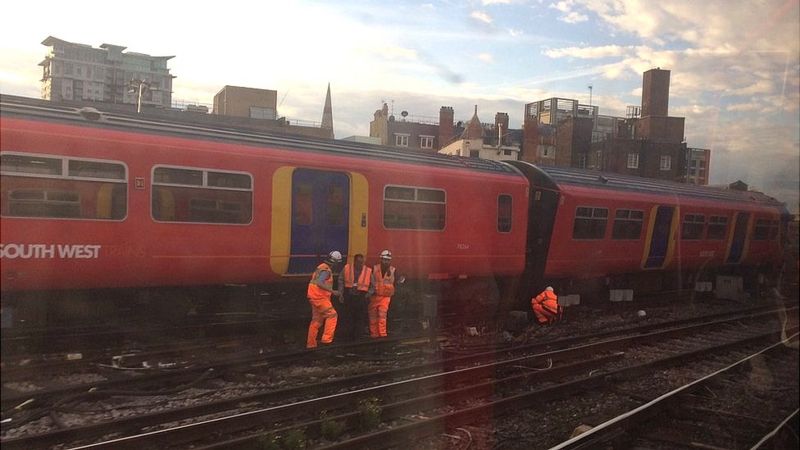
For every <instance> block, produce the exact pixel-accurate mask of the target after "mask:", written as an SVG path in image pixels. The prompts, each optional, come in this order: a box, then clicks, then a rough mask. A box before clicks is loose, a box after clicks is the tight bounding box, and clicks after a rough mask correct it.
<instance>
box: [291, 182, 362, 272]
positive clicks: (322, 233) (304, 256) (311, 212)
mask: <svg viewBox="0 0 800 450" xmlns="http://www.w3.org/2000/svg"><path fill="white" fill-rule="evenodd" d="M291 204H292V210H291V225H290V235H291V239H290V252H289V255H290V257H289V267H288V270H287V272H286V273H287V274H305V273H311V272H313V271H314V268H315V267H316V266H317V264H319V263H320V260H321V256H324V255H326V254H327V253H328V252H330V251H332V250H339V251H340V252H342V254H346V253H347V250H348V237H349V233H348V223H349V217H350V179H349V177H348V176H347V174H345V173H342V172H327V171H321V170H311V169H296V170H295V171H294V172H293V173H292V189H291Z"/></svg>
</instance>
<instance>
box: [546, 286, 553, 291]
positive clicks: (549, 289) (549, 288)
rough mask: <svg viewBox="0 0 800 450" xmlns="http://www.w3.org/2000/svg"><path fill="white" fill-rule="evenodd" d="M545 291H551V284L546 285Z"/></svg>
mask: <svg viewBox="0 0 800 450" xmlns="http://www.w3.org/2000/svg"><path fill="white" fill-rule="evenodd" d="M545 291H550V292H553V286H547V287H546V288H545Z"/></svg>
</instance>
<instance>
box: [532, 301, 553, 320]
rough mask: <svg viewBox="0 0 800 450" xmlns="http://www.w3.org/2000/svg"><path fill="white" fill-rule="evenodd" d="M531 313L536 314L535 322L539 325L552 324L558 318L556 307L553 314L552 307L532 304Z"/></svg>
mask: <svg viewBox="0 0 800 450" xmlns="http://www.w3.org/2000/svg"><path fill="white" fill-rule="evenodd" d="M533 313H534V314H536V320H538V321H539V323H541V324H545V323H550V322H554V321H555V320H556V318H557V317H558V306H556V307H555V312H553V307H552V305H547V304H546V303H534V304H533Z"/></svg>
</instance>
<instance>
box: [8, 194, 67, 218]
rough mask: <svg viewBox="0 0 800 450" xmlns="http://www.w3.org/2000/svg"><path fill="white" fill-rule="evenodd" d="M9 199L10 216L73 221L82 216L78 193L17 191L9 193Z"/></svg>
mask: <svg viewBox="0 0 800 450" xmlns="http://www.w3.org/2000/svg"><path fill="white" fill-rule="evenodd" d="M8 199H9V214H8V215H9V216H15V217H57V218H73V219H77V218H80V216H81V199H80V196H79V195H78V193H77V192H71V191H57V190H45V189H17V190H13V191H11V192H10V193H9V196H8Z"/></svg>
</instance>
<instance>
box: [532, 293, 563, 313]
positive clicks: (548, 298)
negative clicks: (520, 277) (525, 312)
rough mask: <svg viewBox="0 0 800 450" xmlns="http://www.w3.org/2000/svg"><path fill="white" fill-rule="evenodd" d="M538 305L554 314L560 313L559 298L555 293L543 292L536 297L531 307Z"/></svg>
mask: <svg viewBox="0 0 800 450" xmlns="http://www.w3.org/2000/svg"><path fill="white" fill-rule="evenodd" d="M537 303H539V304H541V305H542V306H543V307H544V308H546V309H549V310H550V311H552V312H557V311H558V296H557V295H556V293H555V292H553V291H543V292H542V293H541V294H539V295H537V296H536V297H534V298H533V299H532V300H531V307H533V305H535V304H537Z"/></svg>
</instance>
